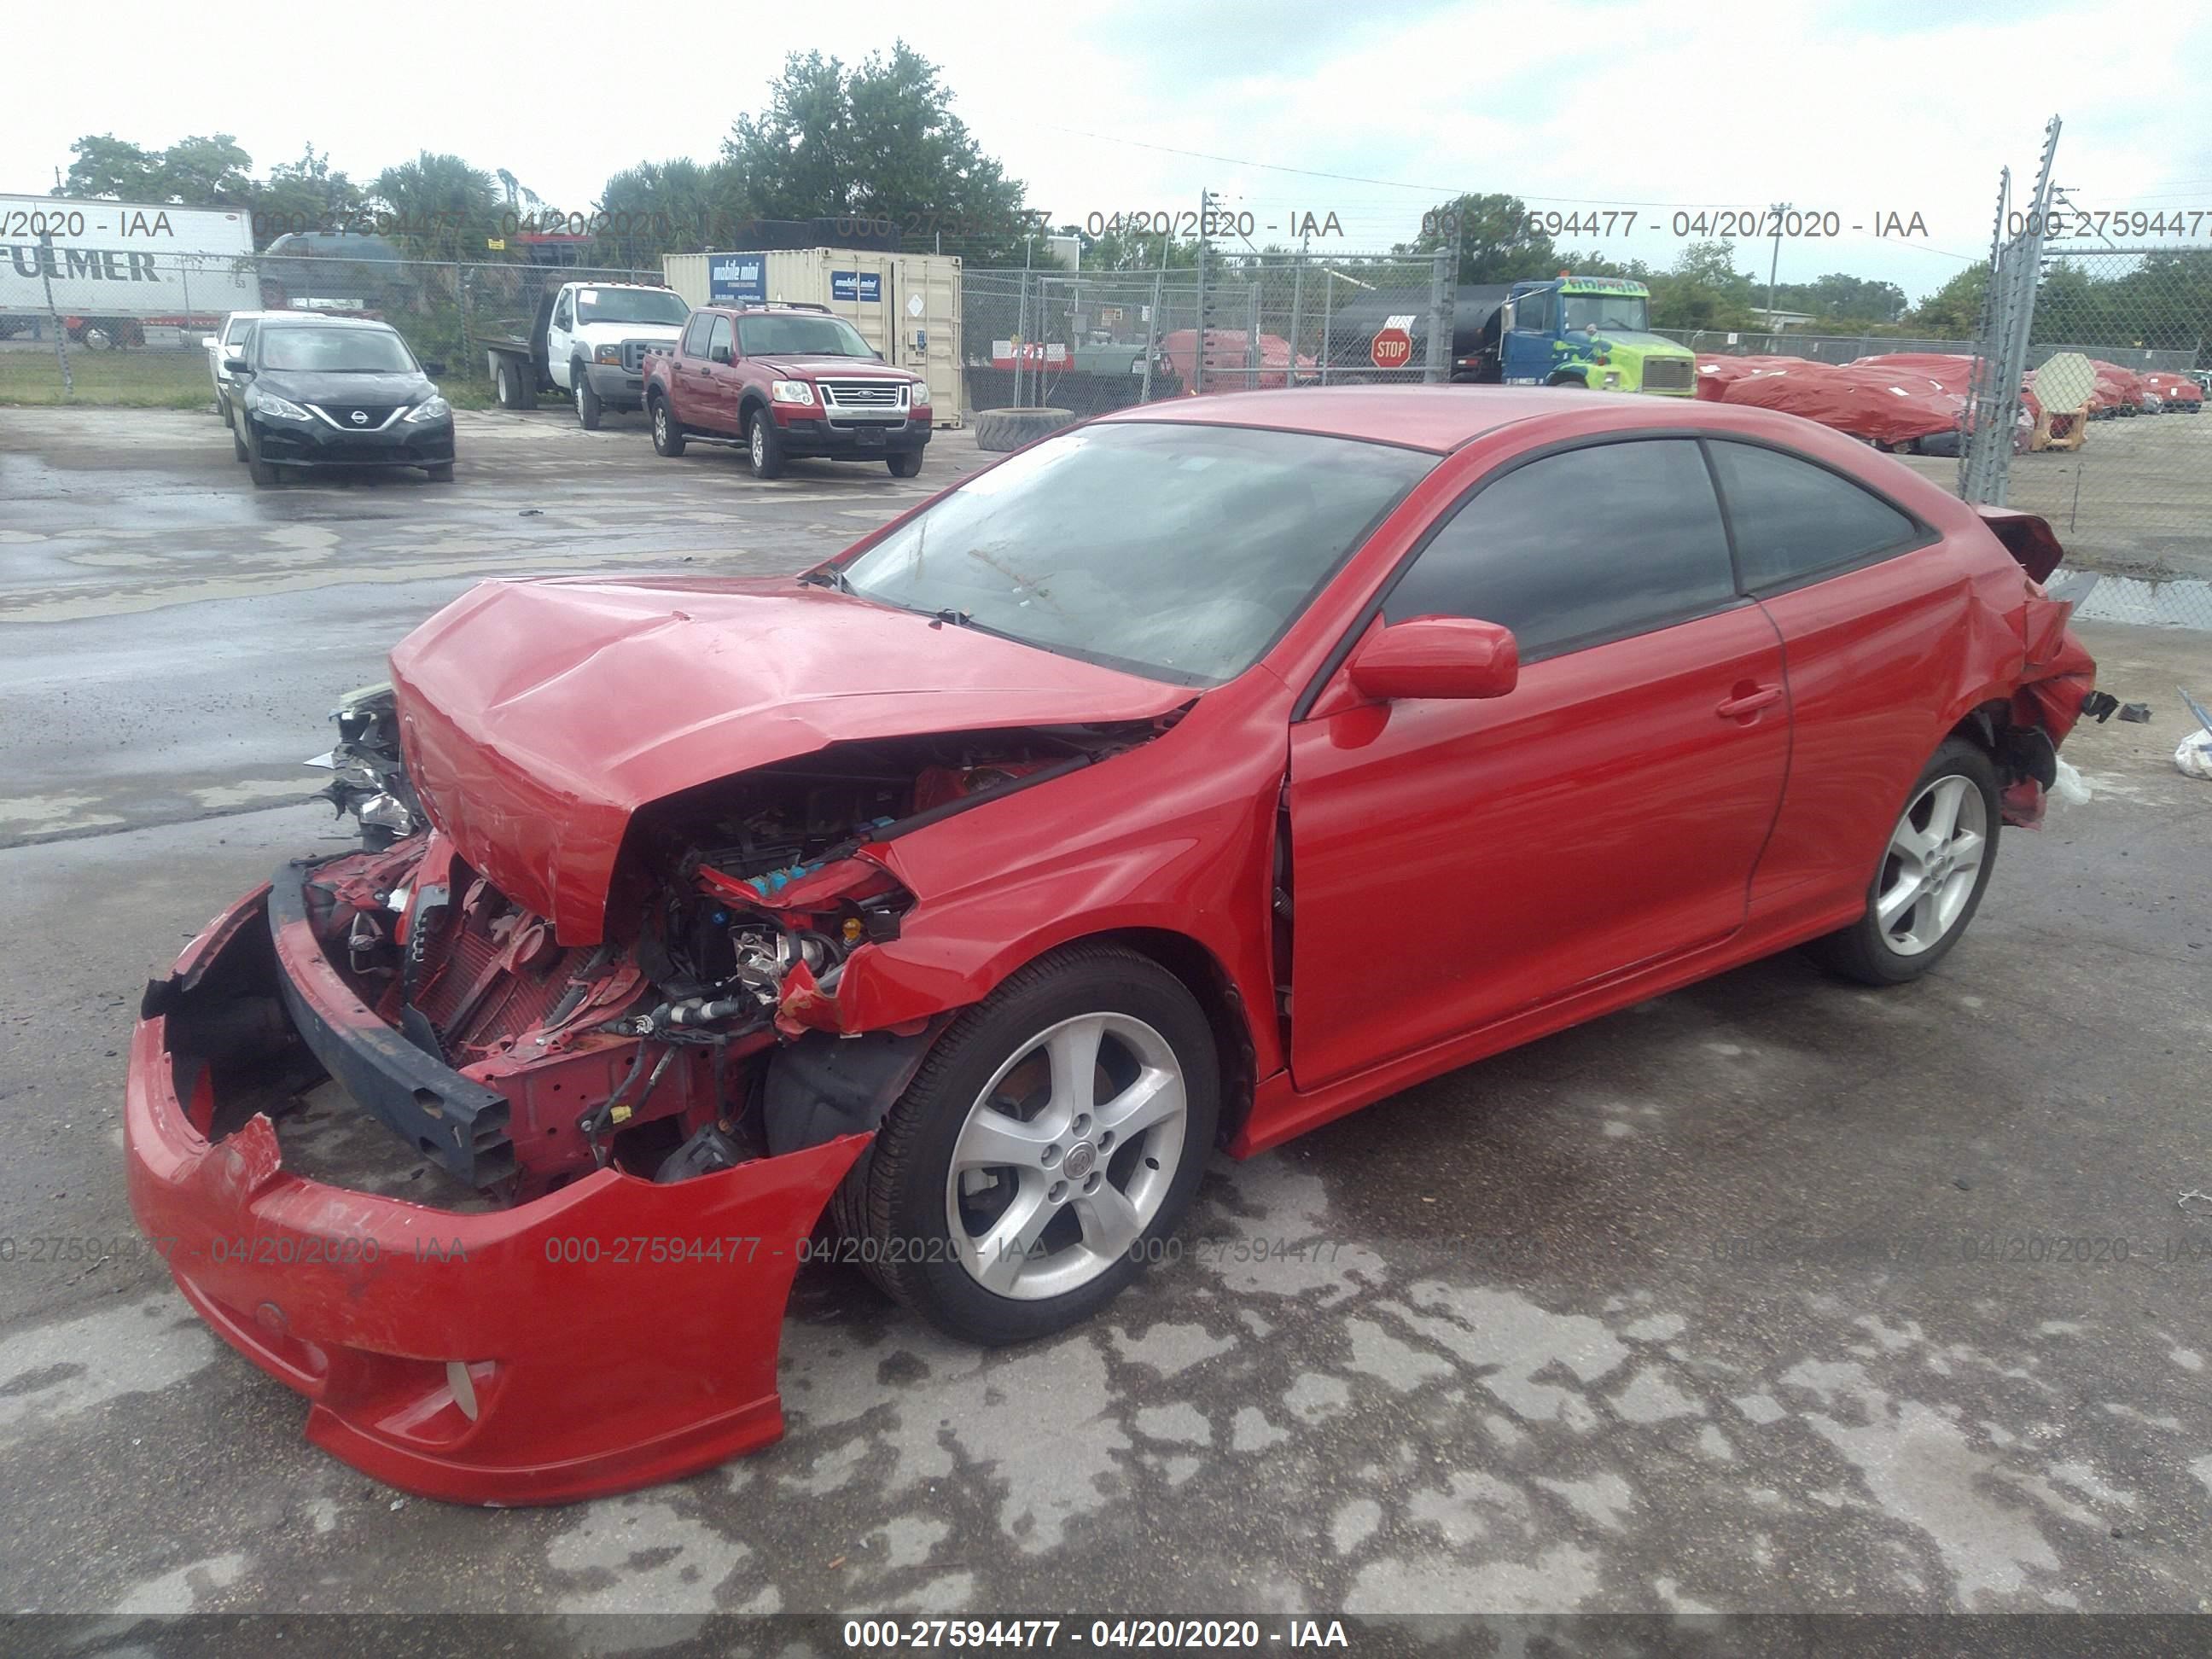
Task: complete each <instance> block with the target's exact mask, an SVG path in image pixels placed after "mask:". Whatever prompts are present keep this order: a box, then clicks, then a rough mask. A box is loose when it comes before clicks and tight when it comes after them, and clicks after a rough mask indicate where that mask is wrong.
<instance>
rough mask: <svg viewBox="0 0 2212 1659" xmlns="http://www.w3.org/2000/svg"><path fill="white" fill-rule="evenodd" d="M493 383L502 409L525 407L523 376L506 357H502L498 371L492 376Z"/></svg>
mask: <svg viewBox="0 0 2212 1659" xmlns="http://www.w3.org/2000/svg"><path fill="white" fill-rule="evenodd" d="M491 385H492V392H493V395H494V397H495V398H496V399H497V401H498V403H499V406H500V407H501V409H520V408H522V407H523V402H522V376H521V375H520V374H518V373H516V371H515V367H514V365H513V363H511V362H507V359H506V358H504V357H502V358H501V359H500V362H499V368H498V371H497V372H496V373H495V374H493V376H492V377H491Z"/></svg>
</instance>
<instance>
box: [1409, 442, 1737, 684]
mask: <svg viewBox="0 0 2212 1659" xmlns="http://www.w3.org/2000/svg"><path fill="white" fill-rule="evenodd" d="M1734 600H1735V572H1734V571H1733V570H1732V569H1731V568H1730V567H1729V552H1728V536H1727V532H1725V531H1723V529H1722V527H1721V514H1720V504H1719V502H1718V501H1717V500H1716V499H1715V498H1714V495H1713V486H1712V478H1711V474H1709V473H1708V472H1707V471H1705V461H1704V459H1702V458H1701V457H1700V456H1699V453H1698V447H1697V445H1696V444H1694V443H1692V442H1691V441H1688V440H1687V439H1680V438H1657V439H1643V440H1638V441H1632V442H1628V443H1612V444H1596V445H1592V446H1591V447H1588V448H1584V449H1570V450H1566V451H1564V452H1562V453H1559V454H1557V455H1547V456H1546V457H1545V458H1544V459H1541V460H1539V461H1531V462H1529V463H1528V465H1526V466H1522V467H1516V469H1515V470H1514V471H1510V472H1509V473H1507V474H1506V475H1505V476H1504V477H1502V478H1499V479H1497V480H1496V481H1494V482H1493V483H1488V484H1486V485H1484V486H1483V487H1482V489H1480V490H1479V491H1478V492H1477V493H1476V494H1475V495H1474V496H1472V497H1471V498H1469V499H1468V501H1467V502H1466V503H1465V504H1464V505H1462V507H1460V508H1459V509H1458V510H1457V511H1456V512H1455V513H1454V514H1453V515H1452V517H1451V519H1450V520H1449V521H1448V522H1447V523H1446V524H1445V525H1444V526H1443V529H1441V530H1439V531H1438V532H1437V534H1436V536H1435V538H1433V539H1432V540H1431V542H1430V543H1429V544H1428V545H1427V546H1426V547H1425V548H1423V549H1422V550H1421V552H1420V555H1419V557H1417V558H1416V559H1415V560H1414V562H1413V565H1412V567H1411V568H1408V569H1407V571H1406V573H1405V574H1404V575H1403V576H1401V578H1400V579H1399V581H1398V585H1397V586H1396V587H1395V588H1394V589H1392V590H1391V593H1390V597H1389V599H1388V600H1387V601H1386V602H1385V604H1384V606H1383V617H1384V619H1385V620H1386V621H1388V622H1393V623H1397V622H1403V621H1405V620H1406V619H1407V617H1427V616H1446V617H1481V618H1482V619H1483V620H1484V621H1486V622H1494V623H1503V624H1504V626H1506V627H1508V628H1510V629H1512V630H1513V633H1514V637H1515V639H1516V641H1518V642H1519V644H1520V647H1521V659H1522V661H1523V662H1533V661H1535V660H1536V659H1539V658H1542V657H1556V656H1558V655H1559V654H1560V653H1563V652H1565V651H1570V650H1572V649H1575V648H1576V647H1580V646H1584V645H1596V644H1600V643H1601V642H1603V641H1607V640H1615V639H1622V638H1625V637H1626V636H1627V635H1631V634H1644V633H1649V632H1650V631H1651V630H1652V629H1658V628H1665V627H1668V626H1669V625H1670V624H1672V623H1679V622H1686V621H1688V620H1689V619H1690V618H1692V617H1698V616H1702V615H1704V614H1705V613H1707V612H1710V611H1718V610H1721V609H1723V608H1724V607H1726V606H1727V605H1730V604H1731V603H1733V602H1734Z"/></svg>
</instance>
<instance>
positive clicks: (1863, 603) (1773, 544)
mask: <svg viewBox="0 0 2212 1659" xmlns="http://www.w3.org/2000/svg"><path fill="white" fill-rule="evenodd" d="M1706 448H1707V453H1709V454H1710V455H1711V458H1712V464H1713V472H1714V477H1715V479H1716V480H1717V483H1718V484H1719V486H1720V490H1721V495H1722V499H1723V501H1725V502H1726V503H1727V505H1728V512H1729V527H1730V529H1731V530H1732V532H1734V535H1735V547H1736V558H1737V561H1738V563H1739V564H1740V566H1741V571H1742V576H1743V581H1744V586H1745V587H1746V589H1747V591H1748V592H1750V593H1752V594H1753V596H1754V597H1755V598H1757V599H1758V600H1759V604H1760V605H1762V606H1763V607H1764V608H1765V611H1766V613H1767V614H1768V615H1769V616H1770V617H1772V618H1773V619H1774V623H1775V626H1776V627H1777V628H1778V629H1779V630H1780V631H1781V635H1782V644H1783V651H1784V654H1785V656H1786V658H1787V660H1788V664H1789V690H1790V711H1791V729H1792V745H1791V752H1790V790H1789V794H1788V797H1787V799H1784V802H1783V805H1782V811H1781V815H1780V816H1779V817H1778V818H1777V819H1776V821H1775V826H1774V836H1773V841H1772V843H1771V846H1770V847H1769V848H1768V849H1767V852H1766V855H1765V859H1764V860H1762V861H1761V863H1760V866H1759V878H1758V880H1757V881H1756V883H1754V884H1753V894H1752V896H1753V902H1754V903H1755V904H1757V905H1758V906H1759V908H1760V910H1761V912H1762V913H1765V912H1767V911H1770V910H1771V911H1774V912H1776V913H1784V912H1788V911H1791V910H1796V909H1802V910H1804V911H1806V912H1807V913H1808V914H1810V913H1813V912H1815V911H1820V910H1823V909H1826V908H1832V907H1833V906H1834V905H1836V904H1837V903H1839V902H1850V900H1851V899H1852V898H1854V897H1856V896H1860V895H1863V893H1864V892H1865V890H1866V885H1867V883H1868V882H1869V880H1870V879H1872V878H1873V875H1874V862H1875V858H1876V857H1877V856H1878V854H1879V852H1880V849H1881V847H1882V846H1883V845H1884V844H1885V842H1887V837H1888V836H1889V832H1890V829H1891V827H1892V825H1893V823H1895V821H1896V818H1897V814H1898V811H1899V808H1900V807H1901V806H1902V805H1904V797H1905V790H1906V788H1907V787H1909V786H1910V785H1911V782H1912V780H1913V779H1914V778H1915V777H1917V776H1918V775H1919V773H1920V769H1921V768H1922V767H1923V766H1925V765H1926V764H1927V763H1928V757H1929V755H1931V754H1933V753H1934V752H1935V750H1936V744H1937V743H1938V742H1940V741H1941V740H1942V736H1943V733H1942V732H1941V731H1938V730H1937V729H1936V721H1937V720H1939V718H1940V711H1941V710H1942V709H1943V708H1945V707H1946V706H1947V704H1948V702H1949V701H1950V699H1951V697H1952V696H1954V695H1955V692H1956V690H1957V686H1956V680H1957V677H1958V657H1957V653H1956V649H1955V641H1957V639H1958V638H1959V637H1960V630H1962V629H1966V628H1967V627H1969V626H1970V625H1971V623H1972V619H1973V617H1972V608H1973V606H1974V605H1976V604H1977V603H1978V602H1977V601H1976V600H1974V599H1972V597H1970V595H1969V593H1968V592H1967V587H1966V583H1964V582H1963V581H1961V580H1960V579H1959V576H1958V573H1957V571H1956V570H1955V568H1954V566H1953V564H1952V562H1951V560H1950V559H1949V557H1948V554H1947V553H1946V551H1945V549H1944V547H1943V545H1942V539H1941V538H1940V537H1939V536H1938V534H1937V532H1936V531H1934V530H1933V529H1932V528H1930V527H1929V526H1927V525H1925V524H1923V523H1922V522H1921V521H1920V520H1917V519H1916V518H1915V517H1913V516H1912V515H1911V513H1908V512H1906V511H1905V509H1904V508H1903V507H1900V506H1899V505H1898V504H1897V503H1896V502H1894V501H1890V500H1888V499H1887V497H1885V496H1882V495H1879V494H1877V493H1876V492H1875V491H1874V490H1872V489H1869V488H1868V487H1867V486H1866V485H1865V484H1864V483H1862V482H1860V481H1858V480H1857V479H1854V478H1850V477H1846V476H1845V475H1844V474H1843V473H1842V472H1840V471H1836V470H1835V469H1833V468H1832V467H1829V466H1827V465H1823V464H1821V463H1820V462H1818V461H1815V460H1814V459H1810V458H1808V457H1807V456H1804V455H1802V454H1799V453H1796V452H1794V451H1788V450H1783V449H1778V448H1775V447H1771V446H1769V445H1761V444H1755V443H1750V442H1743V441H1734V440H1725V441H1724V440H1709V441H1708V442H1707V446H1706Z"/></svg>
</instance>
